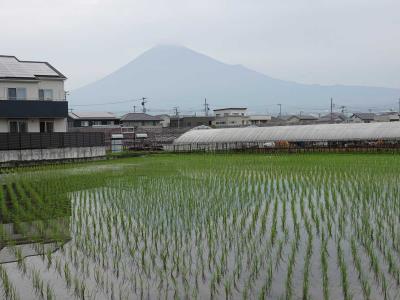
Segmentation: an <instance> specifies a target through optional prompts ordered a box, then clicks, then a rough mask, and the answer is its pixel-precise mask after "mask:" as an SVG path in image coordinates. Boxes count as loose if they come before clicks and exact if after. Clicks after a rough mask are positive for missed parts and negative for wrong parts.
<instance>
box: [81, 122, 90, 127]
mask: <svg viewBox="0 0 400 300" xmlns="http://www.w3.org/2000/svg"><path fill="white" fill-rule="evenodd" d="M81 126H82V127H88V126H89V121H81Z"/></svg>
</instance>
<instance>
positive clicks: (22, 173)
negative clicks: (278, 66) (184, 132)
mask: <svg viewBox="0 0 400 300" xmlns="http://www.w3.org/2000/svg"><path fill="white" fill-rule="evenodd" d="M399 171H400V156H394V155H392V156H391V155H329V154H328V155H290V156H265V155H236V154H234V155H199V154H194V155H165V156H164V155H160V156H149V157H142V158H132V159H124V160H117V161H111V162H96V163H88V164H77V165H58V166H47V167H31V168H27V169H18V170H11V172H10V173H9V174H6V175H3V179H2V180H3V184H2V185H1V186H0V220H1V222H0V226H1V227H0V298H1V299H3V298H4V299H74V298H75V299H400V172H399Z"/></svg>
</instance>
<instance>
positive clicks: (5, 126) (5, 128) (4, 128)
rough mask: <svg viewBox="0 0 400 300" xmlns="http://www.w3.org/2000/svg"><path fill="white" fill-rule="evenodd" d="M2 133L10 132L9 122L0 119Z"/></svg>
mask: <svg viewBox="0 0 400 300" xmlns="http://www.w3.org/2000/svg"><path fill="white" fill-rule="evenodd" d="M0 132H8V121H7V120H6V119H0Z"/></svg>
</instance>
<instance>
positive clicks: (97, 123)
mask: <svg viewBox="0 0 400 300" xmlns="http://www.w3.org/2000/svg"><path fill="white" fill-rule="evenodd" d="M93 125H97V126H99V125H101V121H93Z"/></svg>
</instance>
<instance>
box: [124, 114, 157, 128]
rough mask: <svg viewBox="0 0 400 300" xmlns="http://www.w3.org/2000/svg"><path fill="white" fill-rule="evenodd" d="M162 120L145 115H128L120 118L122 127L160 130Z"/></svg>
mask: <svg viewBox="0 0 400 300" xmlns="http://www.w3.org/2000/svg"><path fill="white" fill-rule="evenodd" d="M161 122H163V119H162V118H161V117H159V116H151V115H148V114H145V113H128V114H126V115H124V116H122V117H121V124H122V126H123V127H134V128H162V123H161Z"/></svg>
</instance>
